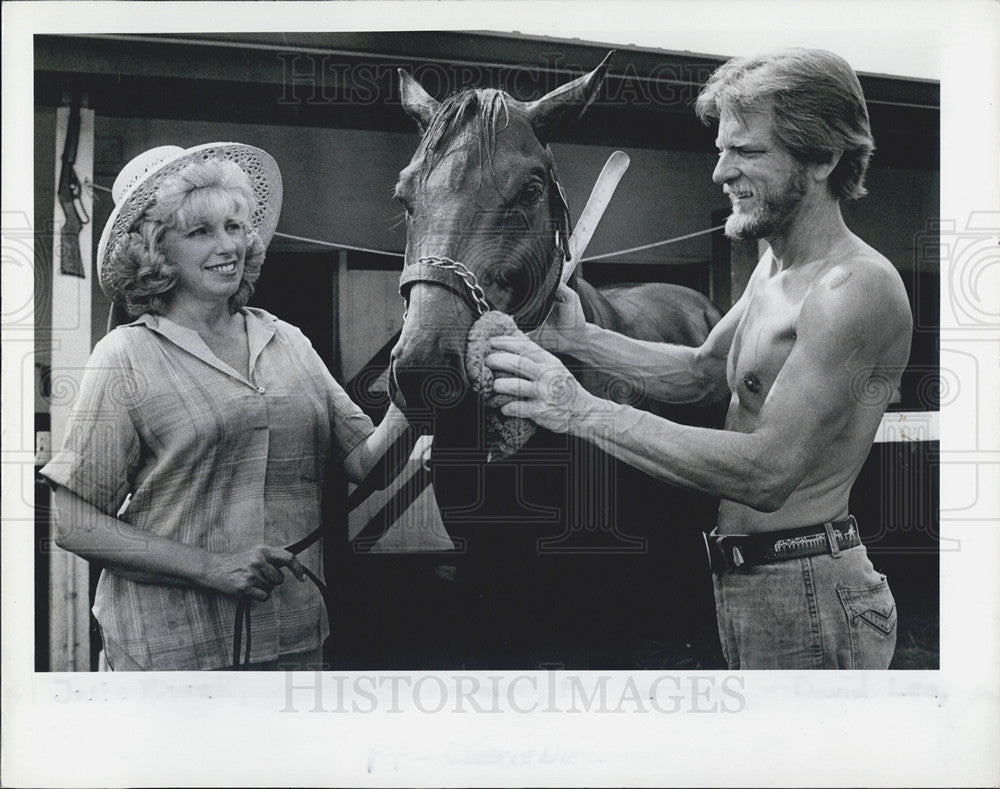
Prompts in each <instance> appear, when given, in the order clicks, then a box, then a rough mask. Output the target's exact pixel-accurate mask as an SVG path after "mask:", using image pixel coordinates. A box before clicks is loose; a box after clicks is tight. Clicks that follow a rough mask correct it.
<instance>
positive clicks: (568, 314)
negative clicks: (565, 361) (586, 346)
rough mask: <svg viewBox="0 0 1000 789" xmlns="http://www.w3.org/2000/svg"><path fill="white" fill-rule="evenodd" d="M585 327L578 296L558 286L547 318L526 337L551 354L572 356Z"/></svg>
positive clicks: (585, 320) (562, 286) (573, 291)
mask: <svg viewBox="0 0 1000 789" xmlns="http://www.w3.org/2000/svg"><path fill="white" fill-rule="evenodd" d="M586 326H587V319H586V318H585V317H584V314H583V305H581V304H580V296H579V295H578V294H577V292H576V291H575V290H573V289H572V288H570V287H569V286H568V285H560V286H559V288H558V290H556V298H555V301H554V302H553V304H552V312H550V313H549V317H548V318H547V319H546V320H545V322H544V323H543V324H542V325H541V326H539V327H538V328H537V329H535V330H534V331H531V332H529V333H528V337H530V338H531V339H532V340H534V341H535V342H536V343H538V344H539V345H541V346H542V347H543V348H547V349H548V350H550V351H552V352H553V353H568V354H572V353H573V350H574V349H575V348H577V347H579V344H580V342H581V341H582V340H583V334H584V331H585V329H586Z"/></svg>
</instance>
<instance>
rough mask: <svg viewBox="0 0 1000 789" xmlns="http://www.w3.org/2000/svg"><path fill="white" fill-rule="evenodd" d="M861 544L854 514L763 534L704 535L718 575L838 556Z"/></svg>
mask: <svg viewBox="0 0 1000 789" xmlns="http://www.w3.org/2000/svg"><path fill="white" fill-rule="evenodd" d="M858 545H861V535H860V534H858V523H857V521H856V520H855V519H854V516H853V515H850V516H848V517H847V518H845V519H844V520H842V521H830V522H829V523H820V524H818V525H816V526H803V527H802V528H799V529H784V530H782V531H772V532H765V533H763V534H716V533H715V532H714V531H713V532H712V533H711V534H706V535H705V547H706V548H707V549H708V560H709V563H710V564H711V566H712V572H713V573H716V574H720V573H724V572H731V571H733V570H743V569H746V568H747V567H753V566H755V565H758V564H773V563H775V562H783V561H786V560H788V559H801V558H805V557H807V556H821V555H822V554H827V553H828V554H831V555H833V556H836V555H837V554H839V553H840V552H841V551H846V550H847V549H848V548H855V547H857V546H858Z"/></svg>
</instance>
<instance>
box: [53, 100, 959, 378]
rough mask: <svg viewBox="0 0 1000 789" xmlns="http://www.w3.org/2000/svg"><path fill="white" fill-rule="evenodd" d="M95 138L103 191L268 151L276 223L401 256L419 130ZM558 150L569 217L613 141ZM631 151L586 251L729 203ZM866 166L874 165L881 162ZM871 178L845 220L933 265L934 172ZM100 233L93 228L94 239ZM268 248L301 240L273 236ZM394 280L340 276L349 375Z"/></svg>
mask: <svg viewBox="0 0 1000 789" xmlns="http://www.w3.org/2000/svg"><path fill="white" fill-rule="evenodd" d="M53 117H54V111H53V110H51V109H48V108H40V109H38V110H37V111H36V113H35V123H36V129H38V130H40V131H44V130H45V129H48V128H51V126H52V118H53ZM41 137H42V138H45V137H46V135H44V134H42V135H41ZM96 138H97V139H96V144H95V181H96V183H97V184H98V185H99V186H105V187H110V185H111V183H112V182H113V181H114V178H115V176H116V175H117V173H118V171H119V170H120V169H121V167H122V165H124V164H125V163H126V162H127V161H128V160H129V159H131V158H132V157H133V156H135V155H136V154H138V153H140V152H141V151H143V150H146V149H147V148H150V147H152V146H154V145H165V144H178V145H182V146H190V145H196V144H199V143H204V142H209V141H214V140H238V141H240V142H246V143H250V144H253V145H258V146H260V147H262V148H264V149H265V150H267V151H268V152H270V153H271V154H272V155H273V156H274V157H275V159H276V160H277V162H278V164H279V166H280V167H281V171H282V175H283V178H284V206H283V208H282V216H281V222H280V225H279V231H281V232H285V233H289V234H293V235H299V236H306V237H310V238H318V239H324V240H329V241H335V242H339V243H344V244H350V245H353V246H361V247H371V248H375V249H384V250H388V251H396V252H399V251H401V250H402V249H403V246H404V242H405V236H404V230H403V226H402V224H401V222H400V218H401V211H400V208H399V206H398V205H397V204H396V202H395V201H394V200H392V189H393V186H394V185H395V181H396V176H397V173H398V172H399V170H400V169H401V168H402V167H404V166H405V165H406V164H407V162H408V161H409V159H410V156H411V154H412V152H413V150H414V148H415V146H416V142H417V138H416V134H415V133H414V134H400V133H392V132H378V131H364V130H352V129H323V128H316V127H294V126H262V125H257V124H236V123H212V122H205V121H177V120H169V119H136V118H117V117H101V116H98V117H97V121H96ZM553 149H554V152H555V155H556V160H557V163H558V171H559V177H560V180H561V182H562V184H563V187H564V189H565V191H566V194H567V197H568V200H569V203H570V209H571V212H572V213H573V215H574V217H575V216H577V215H578V214H579V212H580V211H581V210H582V208H583V205H584V203H585V202H586V198H587V195H588V194H589V188H590V185H591V184H592V183H593V180H594V178H596V176H597V173H598V172H600V169H601V167H602V166H603V164H604V161H605V160H606V159H607V156H608V155H609V154H610V153H611V151H612V150H613V149H612V148H610V147H607V146H601V145H575V144H558V145H555V146H553ZM627 153H628V154H629V155H630V157H631V159H632V165H631V167H630V169H629V172H628V173H627V174H626V176H625V178H624V179H623V181H622V183H621V185H620V186H619V188H618V192H617V193H616V196H615V199H614V201H613V203H612V204H611V206H610V208H609V210H608V213H607V214H606V216H605V218H604V221H603V222H602V224H601V226H600V228H599V229H598V231H597V233H596V234H595V236H594V239H593V241H592V242H591V246H590V249H589V250H588V253H589V254H601V253H604V252H609V251H613V250H616V249H622V248H628V247H634V246H639V245H642V244H648V243H652V242H655V241H659V240H662V239H666V238H671V237H674V236H678V235H682V234H685V233H690V232H693V231H697V230H702V229H705V228H708V227H709V226H710V224H711V214H712V212H713V211H717V210H720V209H724V208H725V207H726V202H725V200H724V198H723V197H722V195H721V191H720V190H719V188H718V187H717V186H715V185H714V184H713V183H712V181H711V173H712V168H713V166H714V161H715V157H714V156H713V155H711V154H704V153H687V152H678V151H660V150H652V149H641V148H639V149H630V150H628V151H627ZM46 156H47V160H46V161H44V162H41V161H39V162H38V164H40V165H41V166H42V168H41V169H45V168H51V167H52V166H53V161H52V157H51V152H48V153H47V155H46ZM873 164H875V165H877V159H876V161H875V162H874V163H873ZM49 180H50V179H48V178H42V177H39V178H38V179H36V182H37V183H38V184H39V187H38V190H37V193H36V198H37V199H38V202H37V203H36V210H37V205H38V204H47V200H51V195H50V194H48V193H47V186H46V184H48V183H49ZM868 184H869V192H870V194H869V195H868V196H867V197H865V198H864V199H863V200H860V201H858V202H856V203H848V204H845V206H844V213H845V218H846V219H847V221H848V224H849V225H850V226H851V227H852V228H853V229H855V230H856V232H858V233H859V234H860V235H861V236H862V237H863V238H864V239H865V240H866V241H868V242H869V243H871V244H872V245H873V246H874V247H875V248H876V249H878V250H879V251H880V252H882V253H883V254H885V255H886V256H887V257H888V258H889V259H890V260H892V262H893V263H894V264H895V265H896V266H897V267H899V268H900V269H903V270H912V269H914V268H915V267H918V268H920V270H921V273H935V272H936V270H937V264H936V260H935V259H934V258H933V257H932V258H930V259H926V260H923V261H921V262H919V264H918V263H917V262H916V257H917V256H916V254H915V251H914V243H915V239H916V238H917V237H918V235H919V233H920V232H921V231H923V230H925V229H926V227H927V223H928V222H929V221H931V220H932V219H935V218H936V217H937V216H938V214H939V198H938V187H939V176H938V173H937V172H935V171H927V170H902V169H897V168H880V167H877V166H873V168H872V170H871V172H870V174H869V180H868ZM97 198H98V200H97V203H96V205H95V210H94V226H95V228H96V229H98V230H99V229H101V228H103V226H104V222H105V221H106V219H107V216H108V214H109V212H110V210H111V198H110V195H109V194H107V193H103V192H100V191H99V192H98V193H97ZM97 237H98V233H95V244H96V238H97ZM273 248H274V249H275V250H277V249H282V248H285V249H295V248H299V249H302V246H301V245H295V244H289V242H284V241H282V240H281V239H276V240H275V242H274V243H273ZM710 258H711V238H710V237H709V236H701V237H699V238H695V239H690V240H687V241H683V242H680V243H677V244H672V245H669V246H665V247H660V248H657V249H653V250H647V251H644V252H638V253H632V254H631V255H627V256H623V257H622V258H620V259H621V260H622V261H625V262H633V263H668V264H674V265H678V264H694V263H704V262H706V261H708V260H709V259H710ZM392 279H393V277H392V276H391V275H387V274H386V273H384V272H381V273H380V272H374V271H351V272H350V274H349V276H348V278H347V280H346V281H345V282H344V283H342V284H343V286H344V288H345V289H344V290H342V292H341V297H340V298H341V303H342V304H345V305H348V306H349V307H350V309H351V310H352V314H351V315H350V316H349V317H350V320H349V321H346V323H345V328H346V327H352V326H353V327H356V328H355V329H353V332H354V334H355V336H354V337H351V336H343V337H341V343H342V347H344V348H345V349H349V352H346V353H345V357H344V363H345V371H347V368H351V369H353V368H355V367H356V365H357V364H360V362H359V361H358V360H359V359H361V357H362V356H365V354H368V353H369V351H371V350H373V349H374V348H378V347H380V345H381V344H382V343H383V342H384V341H385V339H386V338H387V337H388V336H390V335H391V333H392V331H393V330H395V328H398V326H397V322H398V320H397V315H398V305H396V304H393V305H391V306H384V305H379V307H378V311H379V316H378V321H377V323H378V326H373V325H371V324H369V326H370V328H371V329H372V333H371V335H368V334H365V332H364V329H363V328H362V327H363V326H364V321H363V320H362V319H363V318H364V316H365V315H366V314H368V311H367V310H366V309H365V304H364V302H365V300H366V299H370V298H373V297H374V298H380V299H381V298H384V297H385V294H386V293H389V294H390V295H391V293H392V290H393V289H392V285H391V280H392ZM387 283H389V284H387ZM95 291H96V292H95V294H94V312H93V327H92V328H93V337H94V340H95V341H96V340H97V339H99V338H100V337H101V336H102V335H103V333H104V326H105V321H106V318H107V311H108V307H109V305H108V303H107V300H106V299H105V298H104V296H103V294H102V293H101V292H100V290H99V289H97V288H95ZM369 294H370V295H369ZM42 312H44V309H43V310H42ZM348 331H352V330H351V329H348ZM369 355H370V354H369ZM355 357H357V359H355ZM366 358H367V357H366Z"/></svg>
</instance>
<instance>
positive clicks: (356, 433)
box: [285, 324, 375, 463]
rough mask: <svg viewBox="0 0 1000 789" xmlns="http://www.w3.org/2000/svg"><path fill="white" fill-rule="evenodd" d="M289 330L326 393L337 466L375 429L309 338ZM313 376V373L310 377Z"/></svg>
mask: <svg viewBox="0 0 1000 789" xmlns="http://www.w3.org/2000/svg"><path fill="white" fill-rule="evenodd" d="M285 325H287V326H289V327H290V328H291V329H292V330H293V335H294V336H295V337H296V338H297V340H298V342H299V343H300V344H301V346H302V348H303V350H304V353H305V355H306V356H307V358H308V365H309V367H310V368H311V369H313V370H315V371H317V372H318V374H319V375H320V376H321V377H322V380H323V388H324V390H325V393H326V404H327V411H328V412H329V415H330V437H331V439H332V444H333V447H332V449H333V451H334V453H336V458H337V461H338V462H339V463H343V462H344V459H345V458H346V457H347V456H348V455H350V454H351V452H352V451H353V450H354V448H355V447H357V446H358V444H360V443H361V442H362V441H364V440H365V439H366V438H368V436H370V435H371V434H372V433H373V432H374V431H375V425H374V424H372V420H371V418H370V417H369V416H368V414H366V413H365V412H364V411H362V410H361V407H360V406H359V405H358V404H357V403H355V402H354V401H353V400H351V398H350V395H348V394H347V392H346V391H344V387H342V386H341V385H340V384H339V383H337V379H336V378H334V377H333V375H331V373H330V370H329V368H328V367H327V366H326V363H325V362H324V361H323V359H322V358H321V357H320V355H319V354H318V353H316V349H315V348H313V346H312V343H311V342H309V338H308V337H306V336H305V334H303V332H302V330H301V329H299V328H298V327H295V326H291V324H285ZM313 375H315V373H313Z"/></svg>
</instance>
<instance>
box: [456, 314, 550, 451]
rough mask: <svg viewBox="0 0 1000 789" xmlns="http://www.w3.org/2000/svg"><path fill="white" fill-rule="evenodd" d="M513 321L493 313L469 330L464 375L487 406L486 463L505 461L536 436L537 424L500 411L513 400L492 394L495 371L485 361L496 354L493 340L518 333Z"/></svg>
mask: <svg viewBox="0 0 1000 789" xmlns="http://www.w3.org/2000/svg"><path fill="white" fill-rule="evenodd" d="M517 330H518V329H517V324H516V323H514V319H513V318H511V317H510V315H508V314H507V313H505V312H498V311H497V310H491V311H490V312H487V313H486V314H485V315H483V316H482V317H480V318H479V320H477V321H476V322H475V323H474V324H472V328H471V329H470V330H469V342H468V346H467V347H466V350H465V372H466V375H468V377H469V383H470V384H472V388H473V390H474V391H475V392H476V393H477V394H478V395H479V396H480V397H481V398H483V402H484V403H485V405H486V448H487V449H488V450H489V456H488V458H487V462H492V461H494V460H502V459H503V458H506V457H509V456H510V455H513V454H514V453H515V452H517V451H518V450H519V449H520V448H521V447H523V446H524V444H525V443H526V442H527V441H528V439H529V438H531V437H532V436H533V435H534V434H535V423H534V422H532V421H531V420H530V419H521V418H520V417H513V416H505V415H504V414H502V413H501V412H500V407H501V406H502V405H504V404H506V403H509V402H510V401H511V400H513V399H514V397H512V396H511V395H504V394H497V393H496V392H494V391H493V378H494V376H493V371H492V370H491V369H490V368H489V367H487V366H486V357H487V356H488V355H489V354H490V352H491V351H492V350H493V348H492V346H491V345H490V338H491V337H496V336H498V335H501V334H514V333H515V332H517Z"/></svg>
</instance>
